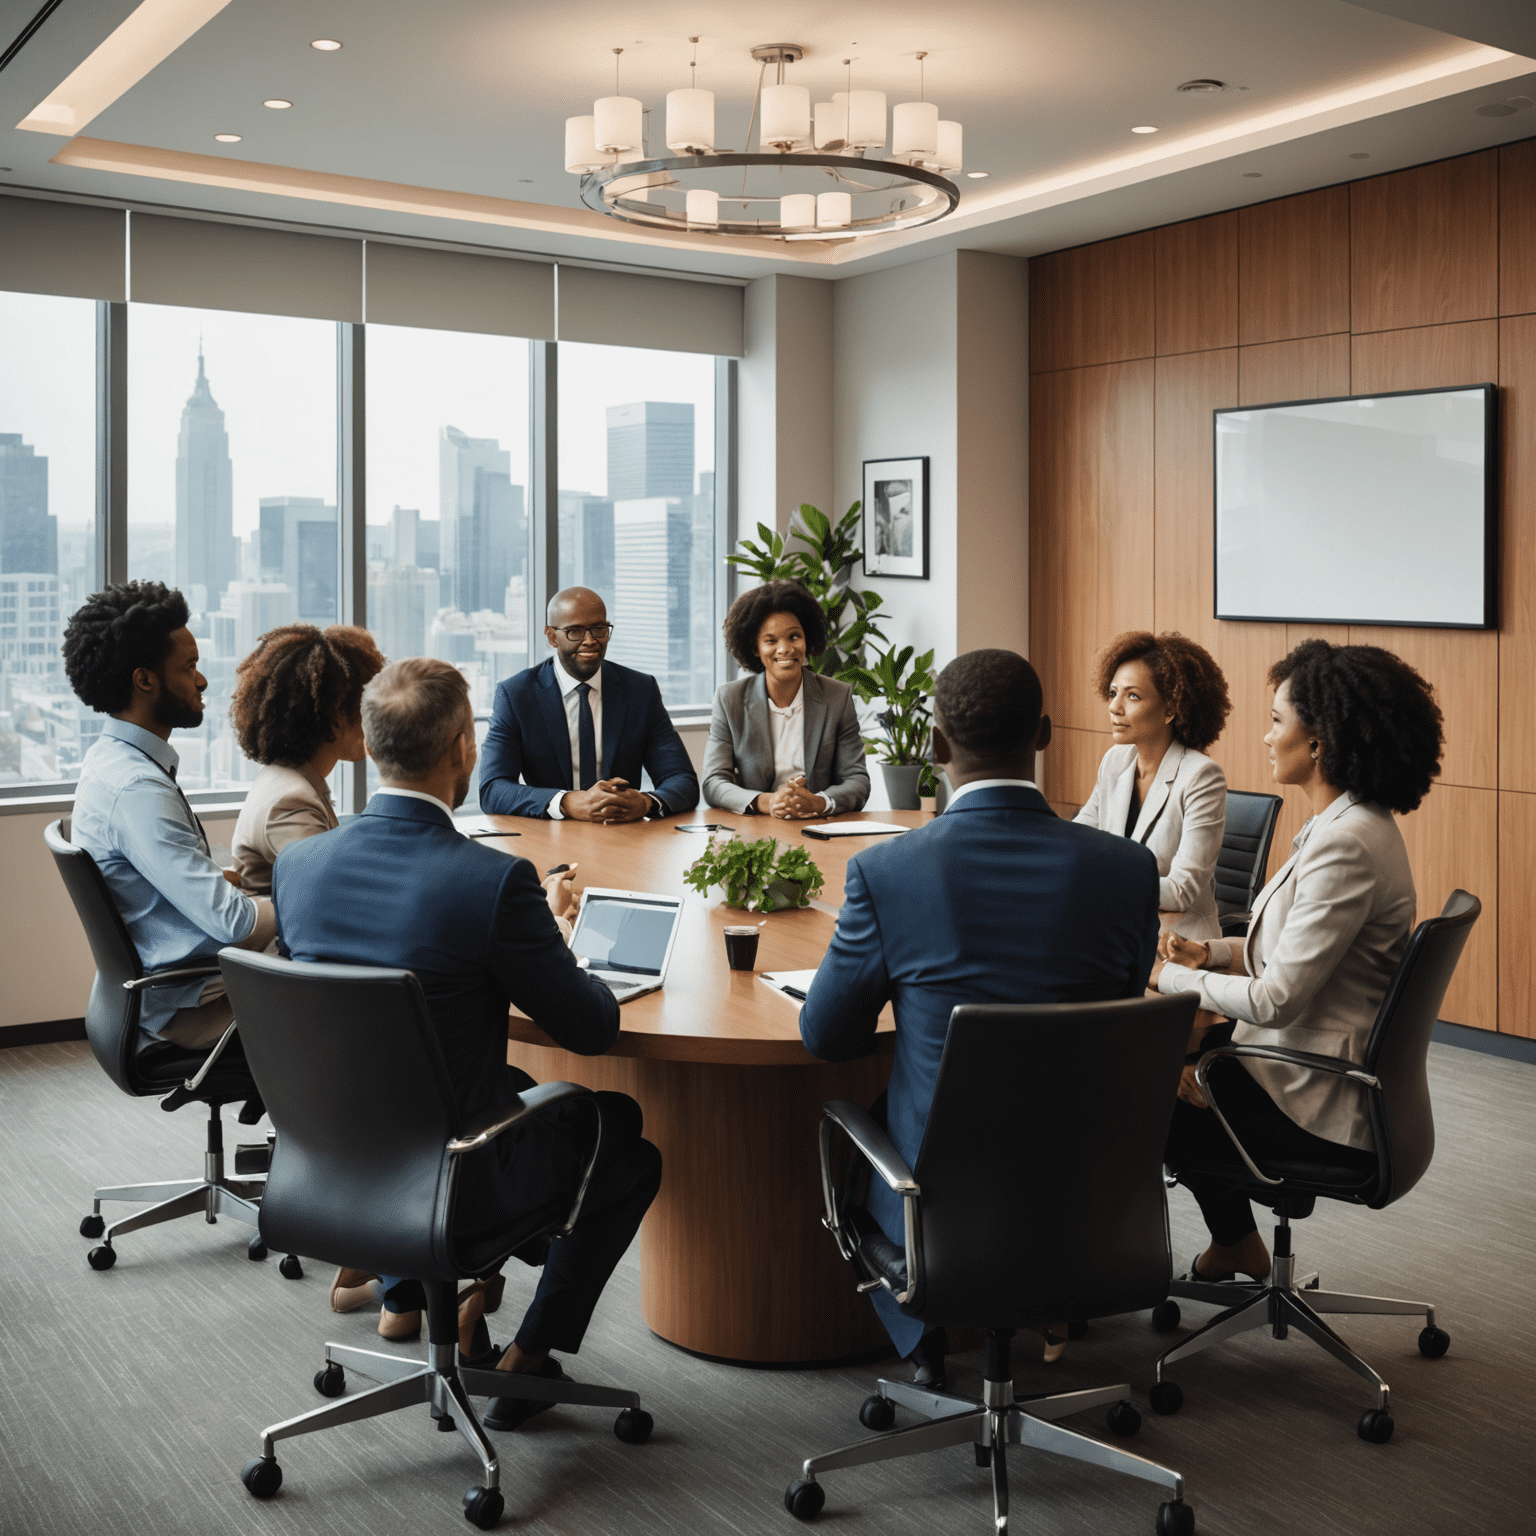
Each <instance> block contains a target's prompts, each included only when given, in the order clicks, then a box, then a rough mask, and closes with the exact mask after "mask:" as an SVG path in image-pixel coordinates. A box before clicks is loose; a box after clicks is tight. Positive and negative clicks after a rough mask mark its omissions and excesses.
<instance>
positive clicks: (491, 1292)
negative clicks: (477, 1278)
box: [485, 1274, 507, 1316]
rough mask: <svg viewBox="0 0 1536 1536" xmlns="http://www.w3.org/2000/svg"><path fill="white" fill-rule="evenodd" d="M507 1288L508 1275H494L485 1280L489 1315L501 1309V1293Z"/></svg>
mask: <svg viewBox="0 0 1536 1536" xmlns="http://www.w3.org/2000/svg"><path fill="white" fill-rule="evenodd" d="M506 1288H507V1277H506V1276H505V1275H502V1274H495V1275H492V1276H491V1277H490V1279H489V1280H487V1281H486V1282H485V1310H486V1315H487V1316H489V1315H490V1314H491V1313H492V1312H496V1311H499V1310H500V1309H501V1295H502V1292H503V1291H505V1290H506Z"/></svg>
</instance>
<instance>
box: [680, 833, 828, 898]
mask: <svg viewBox="0 0 1536 1536" xmlns="http://www.w3.org/2000/svg"><path fill="white" fill-rule="evenodd" d="M683 879H684V880H685V881H686V882H687V883H688V884H689V885H691V886H692V887H693V888H694V890H696V891H697V892H698V893H699V895H701V896H706V895H708V894H709V888H710V886H712V885H721V886H724V887H725V904H726V906H728V907H746V908H747V909H748V910H749V911H752V912H778V911H782V910H783V909H784V908H786V907H808V906H810V904H811V897H813V896H814V895H815V894H816V893H817V891H819V890H820V889H821V887H822V884H823V880H822V874H821V871H820V870H819V869H817V867H816V865H815V863H814V862H813V861H812V859H811V856H810V855H809V854H808V853H807V852H806V851H805V849H804V848H784V849H783V850H782V852H781V851H780V844H779V842H778V840H777V839H776V838H772V837H760V838H758V839H757V840H756V841H755V842H750V843H749V842H746V841H744V840H743V839H741V838H739V837H732V838H726V839H724V840H719V839H716V838H713V837H712V838H710V840H709V846H708V847H707V848H706V849H705V850H704V852H703V853H702V854H700V855H699V857H698V858H697V859H695V860H694V861H693V863H692V864H690V865H689V866H688V868H687V870H685V871H684V873H683Z"/></svg>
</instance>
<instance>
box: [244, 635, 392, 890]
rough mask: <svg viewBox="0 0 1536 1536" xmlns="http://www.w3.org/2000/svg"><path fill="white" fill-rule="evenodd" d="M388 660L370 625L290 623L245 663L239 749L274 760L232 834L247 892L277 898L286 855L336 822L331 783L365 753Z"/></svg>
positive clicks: (264, 761)
mask: <svg viewBox="0 0 1536 1536" xmlns="http://www.w3.org/2000/svg"><path fill="white" fill-rule="evenodd" d="M383 665H384V658H383V657H382V656H381V655H380V654H379V651H378V647H377V646H376V645H374V643H373V636H372V635H370V634H369V633H368V631H367V630H366V629H359V628H357V627H356V626H354V625H350V624H333V625H332V626H331V627H330V628H329V629H327V630H324V631H321V630H319V629H316V628H315V626H314V625H313V624H286V625H284V626H283V627H282V628H280V629H274V630H270V631H268V633H266V634H265V635H263V636H262V637H261V639H259V640H258V641H257V642H256V648H255V650H253V651H252V652H251V654H250V655H249V656H247V657H246V658H245V660H244V661H242V662H241V663H240V665H239V667H238V668H237V669H236V672H235V692H234V696H233V698H232V699H231V700H230V706H229V716H230V722H231V724H232V725H233V726H234V728H235V734H236V737H237V739H238V740H239V743H240V750H241V751H242V752H244V753H245V755H246V756H247V757H249V758H252V759H254V760H255V761H256V762H258V763H262V764H264V765H265V766H264V767H263V768H262V770H261V772H260V773H258V774H257V775H256V779H255V782H254V783H253V784H252V785H251V787H250V789H249V791H247V793H246V797H245V804H244V805H243V806H242V807H241V809H240V818H239V820H238V821H237V822H236V823H235V835H234V837H233V839H232V840H231V852H232V853H233V855H234V869H233V870H231V871H229V872H228V874H229V876H230V878H231V879H233V880H234V882H235V884H237V885H238V886H239V887H240V888H241V889H242V890H244V891H248V892H251V893H252V894H260V895H267V894H269V893H270V892H271V890H272V866H273V864H274V863H275V862H276V860H277V856H278V854H279V853H281V852H282V851H283V849H284V848H286V847H287V846H288V844H289V843H293V842H297V841H298V840H299V839H300V838H304V837H313V836H314V835H315V834H316V833H318V832H328V831H329V830H330V829H331V828H332V827H334V826H335V825H336V810H335V807H334V806H333V805H332V804H331V792H330V789H329V788H328V787H327V784H326V780H327V779H328V778H329V777H330V773H331V770H332V769H333V768H334V767H335V766H336V764H337V763H340V762H346V763H355V762H357V761H359V760H360V759H361V758H362V756H363V752H364V748H363V726H362V698H363V687H364V685H365V684H366V683H367V682H368V681H369V679H371V678H372V677H373V676H374V675H375V674H376V673H377V672H378V671H379V670H380V669H381V668H382V667H383Z"/></svg>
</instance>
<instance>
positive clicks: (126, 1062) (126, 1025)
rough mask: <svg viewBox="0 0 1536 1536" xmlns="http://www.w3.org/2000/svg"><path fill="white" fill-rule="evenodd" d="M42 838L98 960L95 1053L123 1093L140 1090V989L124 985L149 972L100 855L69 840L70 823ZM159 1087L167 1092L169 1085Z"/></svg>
mask: <svg viewBox="0 0 1536 1536" xmlns="http://www.w3.org/2000/svg"><path fill="white" fill-rule="evenodd" d="M43 841H44V842H45V843H47V845H48V851H49V853H51V854H52V855H53V862H54V864H55V866H56V867H57V868H58V871H59V874H60V876H61V877H62V879H63V881H64V889H65V890H67V891H68V892H69V899H70V900H71V901H72V902H74V904H75V912H76V913H77V914H78V916H79V918H80V926H81V927H82V928H84V929H85V938H86V942H87V943H88V944H89V945H90V946H91V958H92V959H93V960H94V961H95V962H96V982H95V985H94V986H92V988H91V1000H90V1002H89V1003H88V1004H87V1005H86V1010H85V1036H86V1039H87V1040H88V1041H89V1042H90V1046H91V1053H92V1055H94V1056H95V1058H96V1060H97V1062H98V1063H100V1066H101V1070H102V1071H103V1072H105V1073H106V1074H107V1076H108V1077H110V1078H111V1079H112V1081H113V1082H114V1083H116V1084H117V1086H118V1087H119V1088H121V1089H122V1090H123V1092H124V1093H131V1094H134V1095H140V1094H142V1093H143V1092H144V1088H143V1087H142V1086H141V1084H140V1081H139V1077H138V1074H137V1073H136V1072H135V1071H134V1055H135V1051H136V1049H137V1047H138V1042H139V1006H140V1004H139V999H140V996H141V994H139V993H137V992H125V991H124V990H123V983H124V982H125V981H133V980H135V979H136V978H137V977H140V976H142V975H143V974H144V967H143V965H142V964H141V963H140V961H139V952H138V949H137V948H136V947H135V945H134V942H133V940H132V939H131V938H130V937H129V935H128V928H127V925H126V924H125V923H124V922H123V919H122V914H121V913H120V912H119V911H118V910H117V903H116V902H115V901H113V899H112V892H111V891H110V890H109V889H108V888H107V882H106V880H105V878H104V877H103V876H102V873H101V870H100V868H99V867H98V866H97V863H96V860H95V859H93V858H92V857H91V856H90V854H88V853H87V852H86V851H85V849H84V848H77V847H75V845H74V844H73V843H71V842H70V841H69V827H68V824H67V823H65V822H64V821H54V822H50V823H49V824H48V825H47V826H46V827H44V828H43ZM156 1091H157V1092H161V1093H163V1092H164V1091H165V1089H164V1086H163V1085H162V1086H161V1087H160V1088H159V1089H157V1090H156Z"/></svg>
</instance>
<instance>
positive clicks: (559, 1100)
mask: <svg viewBox="0 0 1536 1536" xmlns="http://www.w3.org/2000/svg"><path fill="white" fill-rule="evenodd" d="M592 1096H593V1095H592V1090H591V1089H590V1088H583V1087H581V1086H580V1085H579V1084H578V1083H540V1084H539V1085H538V1086H537V1087H535V1088H530V1089H529V1090H528V1091H527V1092H526V1093H520V1094H518V1096H517V1097H516V1098H515V1099H513V1100H512V1102H511V1103H510V1104H503V1105H502V1106H501V1107H500V1108H499V1109H492V1110H487V1111H486V1113H485V1114H483V1115H481V1116H479V1118H478V1119H475V1120H472V1121H470V1123H469V1124H468V1125H467V1126H466V1127H465V1128H464V1131H463V1134H462V1135H459V1136H455V1137H454V1139H453V1140H452V1141H450V1142H449V1143H448V1151H449V1152H450V1153H451V1154H452V1155H453V1156H454V1157H458V1156H459V1155H460V1154H461V1153H464V1152H475V1151H478V1150H479V1149H480V1148H481V1147H484V1146H488V1145H489V1144H490V1143H491V1142H493V1141H494V1140H495V1139H496V1138H497V1137H498V1136H500V1135H501V1134H502V1132H504V1131H510V1130H511V1129H512V1128H513V1127H514V1126H518V1125H521V1124H522V1123H523V1122H524V1121H525V1120H528V1119H531V1118H532V1117H533V1116H534V1115H539V1114H543V1112H544V1111H545V1110H547V1109H553V1108H554V1107H555V1106H556V1105H557V1104H564V1103H566V1102H567V1101H568V1100H571V1099H590V1098H591V1097H592Z"/></svg>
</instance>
